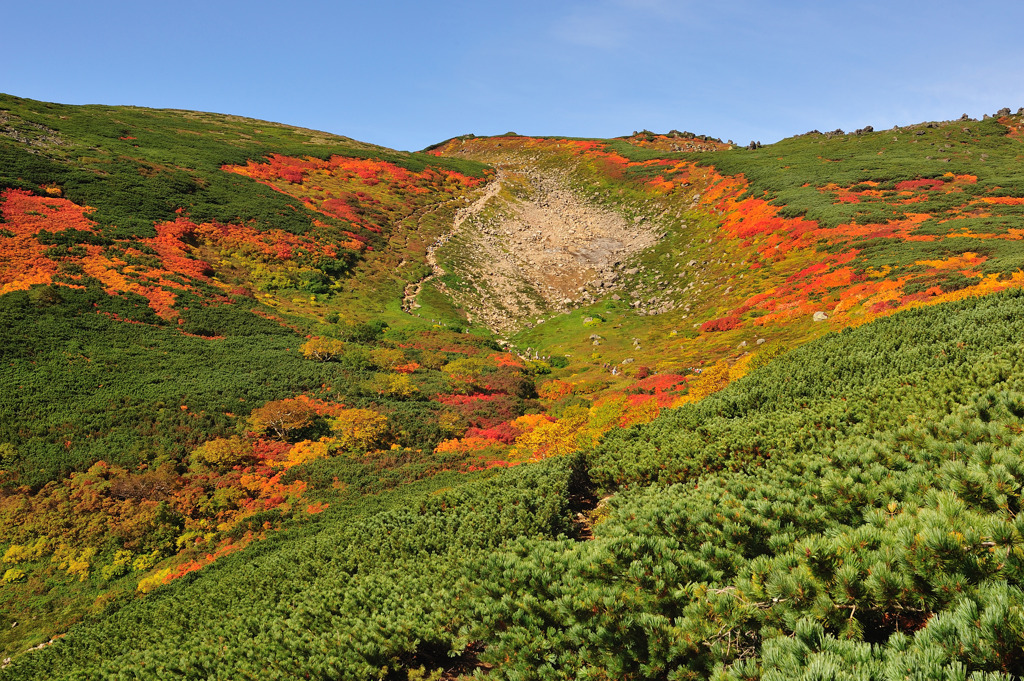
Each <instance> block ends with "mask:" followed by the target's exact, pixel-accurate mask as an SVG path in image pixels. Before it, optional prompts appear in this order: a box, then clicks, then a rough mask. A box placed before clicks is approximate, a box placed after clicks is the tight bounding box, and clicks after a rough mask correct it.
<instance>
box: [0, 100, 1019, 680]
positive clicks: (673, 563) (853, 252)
mask: <svg viewBox="0 0 1024 681" xmlns="http://www.w3.org/2000/svg"><path fill="white" fill-rule="evenodd" d="M1022 124H1024V123H1022V116H1021V115H1020V114H1017V115H1010V114H1009V112H1008V111H1005V110H1004V111H1002V112H1000V113H999V115H998V116H997V117H995V118H986V119H985V120H982V121H973V120H960V121H952V122H943V123H928V124H921V125H917V126H910V127H906V128H899V129H894V130H887V131H878V132H875V131H871V130H862V131H857V133H853V134H849V135H846V134H842V133H841V132H839V131H837V132H835V133H828V134H824V135H823V134H821V133H808V134H807V135H802V136H799V137H795V138H790V139H788V140H783V141H782V142H779V143H777V144H774V145H769V146H765V147H760V148H757V145H754V146H755V148H753V149H734V148H731V146H730V145H728V144H722V143H721V142H720V141H718V140H710V139H707V138H705V137H698V136H694V135H692V134H689V133H679V132H677V131H672V132H671V133H669V134H668V135H656V134H654V133H649V132H647V131H644V132H642V133H634V135H633V136H630V137H626V138H620V139H616V140H574V139H563V138H559V139H555V138H526V137H520V136H517V135H514V134H511V133H510V134H508V135H505V136H501V137H492V138H476V137H473V136H467V137H463V138H456V139H453V140H449V141H448V142H445V143H442V144H439V145H436V146H435V147H433V148H431V149H430V150H428V151H427V152H423V153H415V154H409V153H403V152H395V151H391V150H387V149H383V148H380V147H374V146H372V145H367V144H363V143H359V142H356V141H353V140H350V139H348V138H344V137H338V136H334V135H327V134H325V133H318V132H315V131H309V130H302V129H296V128H291V127H288V126H284V125H279V124H274V123H267V122H263V121H254V120H250V119H242V118H238V117H232V116H222V115H216V114H202V113H195V112H185V111H169V110H159V111H158V110H149V109H136V108H129V107H69V106H62V105H55V104H46V103H42V102H33V101H30V100H23V99H18V98H15V97H9V96H2V97H0V216H2V221H0V367H2V370H0V519H2V522H0V560H2V562H3V566H2V567H0V576H2V579H0V603H2V604H3V605H2V608H0V646H2V647H3V650H4V656H5V657H6V656H10V659H9V660H7V661H5V662H4V663H3V667H2V668H0V678H10V679H32V678H38V679H44V678H45V679H59V678H68V679H72V678H74V679H88V678H96V679H101V678H125V679H128V678H146V679H150V678H152V679H159V678H260V679H263V678H282V679H285V678H318V679H336V678H382V679H403V680H405V679H410V680H411V679H416V678H435V679H436V678H458V677H460V676H468V675H472V674H478V675H483V676H493V677H495V678H512V679H533V678H536V679H555V678H594V679H598V678H609V679H610V678H615V679H662V678H669V679H685V678H717V679H733V678H735V679H754V678H769V679H773V678H791V677H793V676H794V675H795V676H797V677H800V678H804V677H806V678H847V677H848V678H879V679H882V678H886V679H888V678H908V677H909V678H968V677H970V678H993V679H994V678H1014V677H1016V676H1019V675H1020V674H1022V672H1024V657H1022V655H1021V650H1024V647H1022V646H1024V610H1022V608H1024V594H1022V593H1021V591H1020V588H1021V584H1020V575H1019V574H1018V567H1019V565H1018V564H1019V563H1020V558H1021V556H1022V555H1024V553H1022V551H1024V540H1022V538H1021V528H1020V527H1019V526H1018V525H1019V523H1018V522H1017V513H1018V510H1019V509H1018V506H1019V501H1020V494H1021V484H1020V481H1019V480H1018V478H1019V477H1020V475H1021V474H1022V473H1021V471H1022V470H1024V469H1022V466H1024V463H1022V460H1021V456H1022V454H1024V451H1022V448H1021V437H1022V418H1024V384H1022V381H1024V367H1022V365H1021V359H1020V358H1021V356H1022V353H1021V349H1022V348H1021V347H1020V343H1021V341H1020V329H1021V328H1024V326H1022V322H1024V297H1022V293H1021V287H1020V285H1021V283H1022V282H1024V271H1022V256H1024V251H1021V249H1020V247H1019V244H1020V242H1021V241H1022V239H1024V222H1021V220H1020V214H1021V211H1022V210H1024V177H1021V176H1020V172H1021V171H1020V168H1021V165H1020V162H1021V160H1022V155H1024V154H1022V146H1021V144H1022V140H1021V138H1020V133H1019V130H1020V126H1021V125H1022ZM30 648H31V649H32V650H29V649H30Z"/></svg>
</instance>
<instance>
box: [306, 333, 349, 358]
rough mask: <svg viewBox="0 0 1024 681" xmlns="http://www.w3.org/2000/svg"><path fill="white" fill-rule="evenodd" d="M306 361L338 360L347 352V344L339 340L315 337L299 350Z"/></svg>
mask: <svg viewBox="0 0 1024 681" xmlns="http://www.w3.org/2000/svg"><path fill="white" fill-rule="evenodd" d="M299 349H300V350H301V351H302V355H303V356H304V357H305V358H306V359H313V360H316V361H318V362H328V361H330V360H332V359H337V358H338V357H339V356H340V355H341V354H342V352H344V350H345V343H343V342H342V341H340V340H338V339H337V338H323V337H321V336H313V337H312V338H310V339H309V340H308V341H306V342H305V343H303V345H302V347H301V348H299Z"/></svg>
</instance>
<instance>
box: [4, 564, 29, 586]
mask: <svg viewBox="0 0 1024 681" xmlns="http://www.w3.org/2000/svg"><path fill="white" fill-rule="evenodd" d="M26 579H27V575H26V574H25V571H24V570H19V569H18V568H10V569H8V570H7V572H5V573H4V576H3V579H2V580H0V581H3V583H4V584H12V583H14V582H24V581H25V580H26Z"/></svg>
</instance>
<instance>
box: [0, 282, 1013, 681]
mask: <svg viewBox="0 0 1024 681" xmlns="http://www.w3.org/2000/svg"><path fill="white" fill-rule="evenodd" d="M1022 325H1024V293H1022V292H1020V291H1011V292H1007V293H1004V294H998V295H994V296H990V297H987V298H980V299H970V300H965V301H961V302H958V303H954V304H947V305H942V306H936V307H931V308H925V309H918V310H913V311H909V312H905V313H901V314H898V315H894V316H892V317H888V318H885V319H881V320H878V321H876V322H874V323H872V324H869V325H865V326H863V327H860V328H858V329H855V330H848V331H845V332H843V333H841V334H833V335H830V336H827V337H825V338H824V339H822V340H820V341H817V342H814V343H811V344H809V345H807V346H804V347H802V348H799V349H797V350H795V351H793V352H790V353H788V354H787V355H784V356H782V357H780V358H778V359H777V360H775V361H773V362H772V363H770V364H768V365H767V366H765V367H762V368H761V369H759V370H758V371H755V372H754V373H753V374H751V375H750V376H748V377H747V378H746V379H744V380H742V381H740V382H738V383H736V384H733V385H732V386H730V387H729V388H728V389H726V390H725V391H723V392H722V393H720V394H717V395H714V396H712V397H709V398H707V399H706V400H704V401H703V402H701V403H697V404H694V405H688V406H686V407H683V408H681V409H677V410H672V411H669V412H667V413H665V414H664V415H663V416H662V417H661V418H659V419H658V420H656V421H654V422H653V423H651V424H648V425H646V426H639V427H634V428H631V429H627V430H623V431H615V432H613V433H612V434H610V435H609V436H608V437H607V439H606V440H605V442H604V443H602V444H601V445H600V446H599V447H598V448H597V449H596V450H594V451H593V452H591V453H590V454H589V455H588V456H587V457H586V458H585V460H583V461H580V460H572V461H569V460H551V461H548V462H545V463H544V464H542V465H536V466H525V467H520V468H517V469H513V470H510V471H507V472H503V473H500V474H495V475H494V477H493V478H491V479H489V480H486V481H474V480H472V479H469V478H445V479H443V480H442V479H440V478H437V479H434V480H432V481H430V482H429V483H421V484H426V485H427V486H428V487H432V486H434V485H449V486H450V489H448V490H444V491H438V492H436V493H434V494H429V493H428V494H427V495H426V496H424V494H425V492H423V491H421V490H420V489H419V488H416V487H415V486H413V487H403V488H399V489H398V490H396V491H393V492H390V493H388V495H390V496H388V495H385V496H378V497H375V498H374V499H373V500H372V501H370V500H367V503H369V505H368V506H363V507H360V508H361V510H360V511H359V512H356V513H355V515H350V513H352V507H350V506H345V505H339V507H338V509H337V511H335V513H332V514H325V515H324V516H322V518H321V519H320V520H319V521H317V522H316V523H314V524H310V525H308V526H306V527H303V528H299V529H296V530H295V531H294V532H293V534H281V535H278V537H277V538H275V539H273V540H270V541H268V542H264V543H261V544H260V545H257V546H254V547H252V548H251V549H249V550H247V551H246V552H245V553H242V554H240V555H237V556H234V557H231V558H229V559H227V560H224V561H222V562H219V563H218V564H216V565H215V566H214V567H213V568H212V569H208V570H205V571H203V572H201V573H197V574H196V576H195V577H191V578H189V579H184V580H180V581H179V582H178V583H175V584H172V585H171V586H169V587H167V588H166V590H163V591H159V592H157V593H156V594H154V595H153V596H151V597H147V598H146V599H144V600H142V601H139V602H134V603H131V604H128V605H126V606H124V607H123V608H122V609H120V610H119V611H118V612H116V613H114V614H112V615H111V616H110V617H107V618H100V619H98V620H96V621H95V622H93V623H91V624H86V625H83V626H81V627H79V628H76V629H75V630H73V631H72V632H71V633H70V634H69V635H68V636H67V637H66V638H65V639H63V640H61V641H60V642H58V643H56V644H54V645H53V646H51V647H48V648H46V649H45V650H42V651H39V652H37V653H33V654H31V655H27V656H23V657H20V658H18V659H17V660H16V661H15V664H14V665H13V666H11V667H9V668H8V669H6V670H4V672H0V678H11V679H15V678H17V679H30V678H54V679H56V678H75V679H91V678H96V679H99V678H124V679H132V678H154V679H158V678H306V677H307V675H308V678H316V679H334V678H374V677H377V676H379V677H382V678H387V677H389V676H390V677H391V678H405V676H404V674H405V672H404V671H402V670H404V669H410V668H418V667H420V666H421V665H425V666H426V667H427V668H428V669H435V668H442V667H445V668H455V669H461V670H465V669H466V665H468V664H470V663H471V662H472V661H474V660H477V659H479V660H481V661H483V662H484V663H487V664H489V665H493V669H491V671H490V674H492V675H494V676H495V677H497V678H510V679H565V678H616V679H662V678H671V679H683V678H719V679H753V678H771V679H781V678H808V679H810V678H815V679H818V678H821V679H824V678H851V679H853V678H858V679H896V678H900V679H902V678H927V679H932V678H934V679H941V678H967V677H968V676H970V677H971V678H1004V679H1005V678H1014V677H1015V676H1018V675H1020V674H1021V673H1022V671H1024V656H1022V653H1021V651H1022V649H1024V593H1022V592H1021V590H1020V585H1021V577H1022V570H1024V550H1022V547H1024V537H1022V535H1021V530H1022V529H1024V527H1022V525H1021V523H1020V522H1019V521H1018V519H1017V518H1018V512H1019V509H1020V504H1021V482H1022V476H1024V437H1022V431H1024V359H1022V358H1024V355H1022V353H1021V350H1022V346H1021V341H1020V329H1021V328H1022ZM584 468H585V469H586V472H587V473H588V475H583V473H584V472H585V471H584ZM322 477H323V476H322ZM328 477H329V476H328ZM591 491H594V492H596V493H597V494H598V495H607V494H612V495H613V496H612V497H611V499H610V500H609V501H608V502H606V505H602V506H599V507H598V509H597V510H596V511H594V512H592V513H591V516H592V517H594V518H595V519H596V520H598V521H599V522H598V523H597V524H596V526H595V527H594V537H593V539H592V540H590V541H580V540H579V537H578V536H577V535H578V530H577V526H576V525H575V524H574V523H572V522H571V518H572V515H573V514H574V512H575V511H576V510H577V509H578V504H579V503H580V502H582V501H585V499H586V497H587V496H588V495H589V493H590V492H591ZM322 493H324V494H326V493H327V491H326V489H325V490H323V491H322ZM325 498H326V497H325ZM377 504H381V505H380V506H378V505H377ZM375 509H379V511H378V510H375ZM559 535H562V536H559ZM986 675H987V676H986Z"/></svg>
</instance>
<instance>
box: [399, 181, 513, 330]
mask: <svg viewBox="0 0 1024 681" xmlns="http://www.w3.org/2000/svg"><path fill="white" fill-rule="evenodd" d="M501 180H502V174H501V171H500V170H499V171H498V173H497V176H496V177H495V178H494V180H492V181H491V183H490V184H488V185H487V188H486V189H485V190H484V193H483V194H481V195H480V197H479V198H478V199H477V200H476V201H474V202H473V203H471V204H470V205H469V206H466V207H465V208H461V209H459V210H458V211H457V212H456V213H455V220H454V222H453V223H452V228H451V231H449V232H447V233H445V234H443V235H441V236H439V237H438V238H437V239H436V240H435V241H434V243H432V244H430V246H428V247H427V265H429V266H430V269H431V273H430V274H428V275H427V276H426V277H424V278H422V279H420V280H419V281H415V282H412V283H410V284H408V285H406V287H405V292H404V294H403V295H402V310H404V311H405V312H408V313H410V314H412V311H413V310H415V309H416V308H418V307H420V304H419V303H417V302H416V296H418V295H419V294H420V290H421V289H422V288H423V285H424V284H425V283H427V282H428V281H430V280H431V279H434V278H435V277H440V276H443V275H444V274H445V271H444V269H443V268H442V267H441V266H440V265H438V264H437V256H436V254H435V252H436V251H437V249H438V248H439V247H440V246H442V245H444V244H446V243H448V241H449V240H451V238H452V237H453V236H454V235H455V233H456V232H458V231H459V227H461V226H462V223H464V222H465V221H466V220H467V219H469V218H470V217H473V216H475V215H477V214H478V213H480V211H482V210H483V209H484V206H486V205H487V202H488V201H490V200H491V199H493V198H494V197H495V196H496V195H497V194H498V192H499V191H501ZM420 219H421V220H422V217H421V218H420ZM404 262H405V261H403V264H404Z"/></svg>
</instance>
